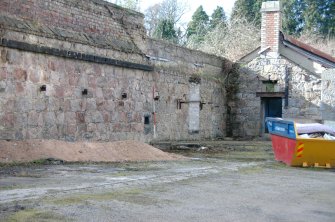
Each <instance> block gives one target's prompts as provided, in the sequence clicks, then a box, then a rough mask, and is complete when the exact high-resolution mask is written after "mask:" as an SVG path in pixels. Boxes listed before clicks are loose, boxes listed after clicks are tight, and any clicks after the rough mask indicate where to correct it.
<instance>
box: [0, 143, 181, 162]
mask: <svg viewBox="0 0 335 222" xmlns="http://www.w3.org/2000/svg"><path fill="white" fill-rule="evenodd" d="M48 158H54V159H60V160H64V161H67V162H123V161H159V160H176V159H180V158H182V157H180V156H177V155H174V154H169V153H165V152H163V151H161V150H159V149H157V148H155V147H153V146H150V145H148V144H145V143H142V142H138V141H131V140H128V141H118V142H108V143H91V142H75V143H70V142H65V141H59V140H25V141H10V142H7V141H0V162H1V163H12V162H31V161H34V160H39V159H48Z"/></svg>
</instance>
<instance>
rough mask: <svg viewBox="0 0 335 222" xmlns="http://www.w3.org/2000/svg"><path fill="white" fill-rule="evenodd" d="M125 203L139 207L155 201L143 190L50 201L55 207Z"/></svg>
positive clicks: (74, 196) (78, 196)
mask: <svg viewBox="0 0 335 222" xmlns="http://www.w3.org/2000/svg"><path fill="white" fill-rule="evenodd" d="M113 200H116V201H123V202H129V203H134V204H139V205H151V204H153V203H155V200H154V199H152V198H150V197H148V196H145V195H144V194H143V191H142V190H139V189H130V190H122V191H115V192H107V193H95V194H94V193H93V194H91V193H90V194H86V193H85V194H77V195H73V196H70V197H64V198H59V199H55V200H48V202H49V203H51V204H55V205H62V206H64V205H65V206H67V205H79V204H89V203H90V202H105V201H113Z"/></svg>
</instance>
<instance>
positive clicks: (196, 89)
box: [188, 83, 201, 134]
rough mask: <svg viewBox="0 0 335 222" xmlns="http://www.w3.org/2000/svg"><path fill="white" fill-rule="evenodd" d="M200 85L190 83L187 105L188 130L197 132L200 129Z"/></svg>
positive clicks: (192, 132) (193, 132)
mask: <svg viewBox="0 0 335 222" xmlns="http://www.w3.org/2000/svg"><path fill="white" fill-rule="evenodd" d="M200 102H201V101H200V85H199V84H194V83H191V84H190V95H189V106H188V117H189V118H188V119H189V122H188V132H189V133H190V134H197V133H199V130H200Z"/></svg>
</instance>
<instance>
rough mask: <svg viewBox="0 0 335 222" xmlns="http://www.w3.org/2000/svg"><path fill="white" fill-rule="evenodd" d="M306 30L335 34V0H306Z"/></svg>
mask: <svg viewBox="0 0 335 222" xmlns="http://www.w3.org/2000/svg"><path fill="white" fill-rule="evenodd" d="M304 4H305V10H304V11H303V17H304V30H305V31H309V32H317V33H320V34H322V35H323V36H327V35H329V36H335V30H334V29H335V1H334V0H304Z"/></svg>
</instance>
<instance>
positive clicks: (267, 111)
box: [262, 98, 283, 133]
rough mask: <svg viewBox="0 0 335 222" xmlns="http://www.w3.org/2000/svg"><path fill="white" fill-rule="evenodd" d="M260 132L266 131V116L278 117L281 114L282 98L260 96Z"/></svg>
mask: <svg viewBox="0 0 335 222" xmlns="http://www.w3.org/2000/svg"><path fill="white" fill-rule="evenodd" d="M262 110H263V112H262V116H263V117H262V120H263V124H262V133H264V132H265V133H268V129H267V127H266V126H265V118H266V117H279V118H281V117H282V115H283V100H282V98H262Z"/></svg>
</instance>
